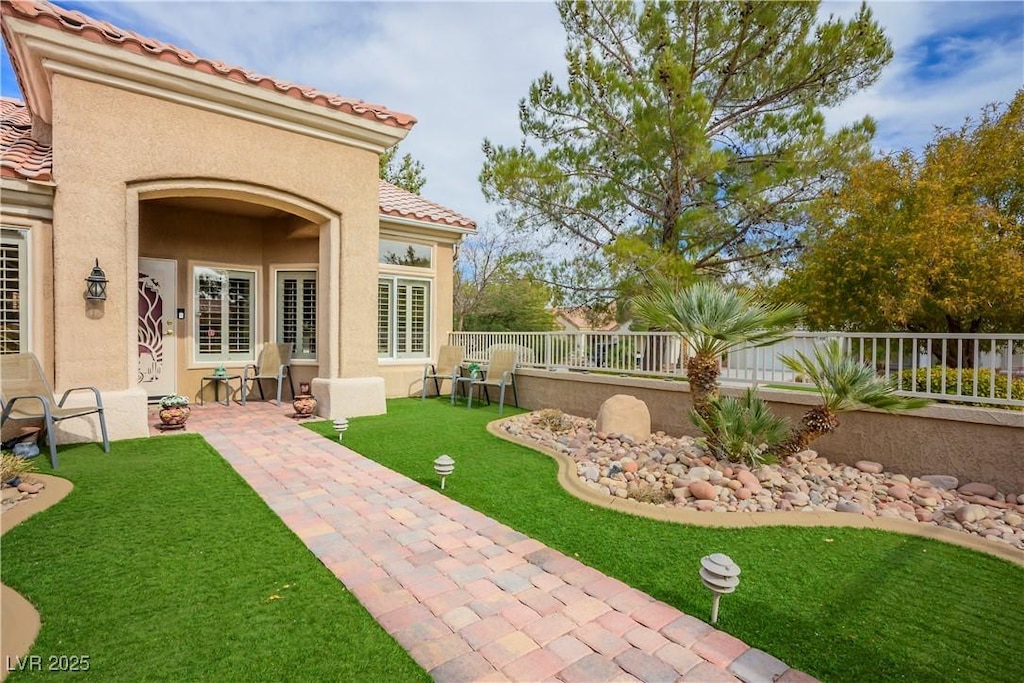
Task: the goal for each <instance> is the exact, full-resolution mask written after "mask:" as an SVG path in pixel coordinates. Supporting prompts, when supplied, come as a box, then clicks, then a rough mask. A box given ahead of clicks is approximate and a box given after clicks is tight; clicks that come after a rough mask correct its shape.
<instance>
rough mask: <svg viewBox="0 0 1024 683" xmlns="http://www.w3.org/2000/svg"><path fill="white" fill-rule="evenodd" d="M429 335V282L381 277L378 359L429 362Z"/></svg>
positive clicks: (378, 310) (379, 286)
mask: <svg viewBox="0 0 1024 683" xmlns="http://www.w3.org/2000/svg"><path fill="white" fill-rule="evenodd" d="M429 333H430V282H429V281H428V280H412V279H407V278H399V277H382V278H381V279H380V281H379V283H378V287H377V355H378V356H379V357H381V358H426V357H427V356H428V355H429V350H430V343H429Z"/></svg>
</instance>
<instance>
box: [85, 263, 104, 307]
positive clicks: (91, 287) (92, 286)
mask: <svg viewBox="0 0 1024 683" xmlns="http://www.w3.org/2000/svg"><path fill="white" fill-rule="evenodd" d="M85 298H86V299H89V300H91V301H106V300H107V274H106V273H104V272H103V269H102V268H100V260H99V259H96V265H95V266H93V269H92V273H91V274H90V275H89V277H87V278H85Z"/></svg>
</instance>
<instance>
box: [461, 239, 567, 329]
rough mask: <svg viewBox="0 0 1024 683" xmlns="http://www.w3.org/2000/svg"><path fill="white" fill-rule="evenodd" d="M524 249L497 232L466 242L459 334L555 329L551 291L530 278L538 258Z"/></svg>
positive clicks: (462, 263) (463, 252) (462, 245)
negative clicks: (464, 332) (461, 331)
mask: <svg viewBox="0 0 1024 683" xmlns="http://www.w3.org/2000/svg"><path fill="white" fill-rule="evenodd" d="M519 246H520V245H519V244H517V243H516V241H515V240H514V239H513V238H512V237H511V236H510V235H508V234H507V233H499V232H498V231H497V230H495V229H494V228H493V227H491V228H484V229H482V230H481V231H480V232H479V233H477V234H476V235H473V236H472V237H468V238H466V239H465V240H463V242H462V244H461V246H460V249H459V255H458V258H457V259H456V261H455V300H454V317H455V320H454V327H455V329H456V330H472V331H479V332H506V331H512V332H524V331H530V330H538V331H539V330H550V329H553V327H554V316H553V313H552V311H551V309H550V308H549V306H550V302H551V290H550V288H549V287H548V286H546V285H545V284H543V283H542V282H539V281H537V280H535V279H534V278H533V277H531V275H530V272H529V271H530V268H531V267H532V266H535V265H536V263H537V255H536V254H535V253H531V252H528V251H523V250H521V249H520V248H519Z"/></svg>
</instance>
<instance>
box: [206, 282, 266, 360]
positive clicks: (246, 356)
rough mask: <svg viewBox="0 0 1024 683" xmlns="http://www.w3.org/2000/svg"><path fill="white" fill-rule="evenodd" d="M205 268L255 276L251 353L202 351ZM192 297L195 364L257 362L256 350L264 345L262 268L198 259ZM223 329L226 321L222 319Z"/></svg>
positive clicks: (250, 337)
mask: <svg viewBox="0 0 1024 683" xmlns="http://www.w3.org/2000/svg"><path fill="white" fill-rule="evenodd" d="M202 270H215V271H226V272H228V273H229V274H231V273H241V274H245V275H248V276H250V277H251V280H250V281H251V283H252V290H251V292H252V293H251V302H250V305H251V310H252V315H251V316H250V323H249V324H250V329H249V340H250V347H251V348H250V349H249V351H248V352H247V353H230V352H228V353H223V352H222V353H221V354H220V355H219V356H218V357H217V358H211V357H210V356H208V355H206V356H204V355H201V354H200V353H199V338H200V334H201V332H200V329H199V315H200V309H199V291H198V278H199V275H200V271H202ZM189 274H190V277H189V301H190V302H191V306H192V344H191V347H192V353H191V355H192V366H193V367H199V368H205V367H217V366H218V365H225V364H232V365H239V364H242V363H253V362H255V361H256V353H257V350H258V349H259V348H260V341H261V340H260V338H259V331H260V329H261V326H260V309H261V306H260V292H261V291H262V290H261V282H260V269H259V268H257V267H252V266H242V265H237V264H224V263H201V262H194V263H191V264H190V267H189ZM221 324H222V329H223V325H224V323H223V322H222V323H221Z"/></svg>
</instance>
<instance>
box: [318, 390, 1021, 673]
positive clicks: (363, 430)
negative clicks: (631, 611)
mask: <svg viewBox="0 0 1024 683" xmlns="http://www.w3.org/2000/svg"><path fill="white" fill-rule="evenodd" d="M506 414H509V409H508V408H506ZM496 417H497V410H496V407H494V406H491V407H489V408H488V407H483V406H482V407H480V408H474V409H473V410H466V409H465V407H462V406H459V407H452V406H451V405H449V403H448V401H447V399H441V400H427V401H422V402H421V401H419V400H416V399H402V400H394V401H389V402H388V414H387V415H381V416H374V417H364V418H354V419H352V420H351V421H350V422H351V425H350V428H349V430H348V431H347V432H345V436H344V443H345V445H346V446H349V447H350V448H353V449H354V450H356V451H358V452H360V453H362V454H364V455H366V456H367V457H369V458H371V459H373V460H375V461H377V462H379V463H381V464H383V465H384V466H386V467H389V468H391V469H393V470H395V471H398V472H401V473H403V474H405V475H406V476H409V477H410V478H412V479H415V480H417V481H420V482H421V483H424V484H427V485H429V486H432V487H435V488H436V487H437V486H438V479H437V477H436V475H434V473H433V469H432V465H431V463H432V461H433V459H434V458H436V457H437V456H438V455H440V454H441V453H448V454H449V455H451V456H452V457H453V458H454V459H455V463H456V465H455V472H454V473H453V475H452V476H451V477H449V478H448V480H447V483H446V486H445V494H446V495H448V496H449V497H451V498H453V499H455V500H459V501H460V502H462V503H465V504H466V505H468V506H470V507H472V508H474V509H476V510H479V511H481V512H483V513H485V514H487V515H489V516H491V517H493V518H495V519H497V520H499V521H501V522H504V523H505V524H508V525H509V526H511V527H513V528H515V529H518V530H519V531H521V532H523V533H526V534H529V535H531V536H533V537H534V538H537V539H538V540H540V541H542V542H544V543H546V544H547V545H549V546H551V547H553V548H557V549H558V550H561V551H562V552H564V553H566V554H568V555H570V556H573V557H577V558H578V559H580V560H581V561H582V562H585V563H586V564H588V565H590V566H592V567H595V568H596V569H599V570H601V571H603V572H605V573H607V574H609V575H611V576H614V577H616V578H619V579H621V580H623V581H625V582H626V583H628V584H630V585H632V586H634V587H636V588H638V589H640V590H643V591H645V592H647V593H649V594H650V595H652V596H654V597H656V598H658V599H659V600H663V601H665V602H667V603H669V604H672V605H674V606H676V607H678V608H679V609H681V610H683V611H684V612H687V613H689V614H693V615H695V616H697V617H699V618H702V619H708V618H709V616H710V608H711V595H710V593H709V592H708V591H707V590H706V589H705V588H704V587H703V585H702V584H701V583H700V580H699V578H698V576H697V570H698V561H699V559H700V558H701V557H702V556H703V555H706V554H708V553H712V552H725V553H728V554H729V555H730V556H731V557H732V558H733V560H735V561H736V563H737V564H739V566H740V567H741V568H742V569H743V574H742V577H741V578H742V583H741V584H740V588H739V589H738V590H737V592H736V593H734V594H732V595H729V596H726V597H725V598H723V601H722V612H721V616H720V620H719V623H718V626H719V627H720V628H721V629H722V630H724V631H727V632H729V633H731V634H733V635H735V636H736V637H738V638H741V639H743V640H744V641H745V642H747V643H749V644H750V645H752V646H753V647H756V648H759V649H762V650H765V651H766V652H769V653H770V654H772V655H774V656H776V657H779V658H781V659H783V660H784V661H785V662H786V663H788V664H789V665H790V666H793V667H795V668H798V669H801V670H803V671H807V672H808V673H810V674H812V675H814V676H817V677H819V678H821V679H822V680H825V681H880V680H885V681H897V680H905V681H923V680H957V681H996V680H1007V674H1008V673H1009V672H1011V671H1013V670H1015V668H1016V666H1017V664H1016V660H1017V655H1016V653H1017V652H1020V651H1022V650H1024V635H1022V630H1021V629H1020V627H1019V615H1020V614H1021V613H1024V569H1022V568H1020V567H1017V566H1015V565H1013V564H1011V563H1009V562H1006V561H1004V560H1000V559H997V558H993V557H990V556H987V555H982V554H981V553H977V552H974V551H970V550H966V549H963V548H959V547H956V546H952V545H949V544H946V543H940V542H936V541H932V540H929V539H922V538H915V537H910V536H904V535H900V534H894V533H888V532H881V531H876V530H869V529H847V528H835V527H831V528H818V527H810V528H794V527H762V528H753V529H721V528H718V529H712V528H703V527H696V526H688V525H680V524H674V523H669V522H661V521H656V520H650V519H644V518H639V517H634V516H631V515H625V514H623V513H620V512H616V511H612V510H607V509H604V508H599V507H596V506H593V505H590V504H587V503H586V502H584V501H580V500H578V499H576V498H574V497H572V496H571V495H569V494H568V493H566V492H565V491H564V490H563V489H562V488H561V487H560V486H559V485H558V483H557V480H556V476H557V464H556V462H555V461H554V460H553V459H551V458H549V457H548V456H546V455H543V454H541V453H538V452H536V451H533V450H531V449H528V448H525V447H522V446H518V445H515V444H512V443H508V442H505V441H503V440H501V439H498V438H497V437H495V436H493V435H491V434H489V433H487V431H486V424H487V422H489V421H490V420H493V419H495V418H496ZM309 427H310V428H311V429H314V430H316V431H318V432H320V433H322V434H324V435H325V436H327V437H328V438H337V434H336V432H334V430H333V428H332V427H331V425H330V423H316V424H312V425H309Z"/></svg>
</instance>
